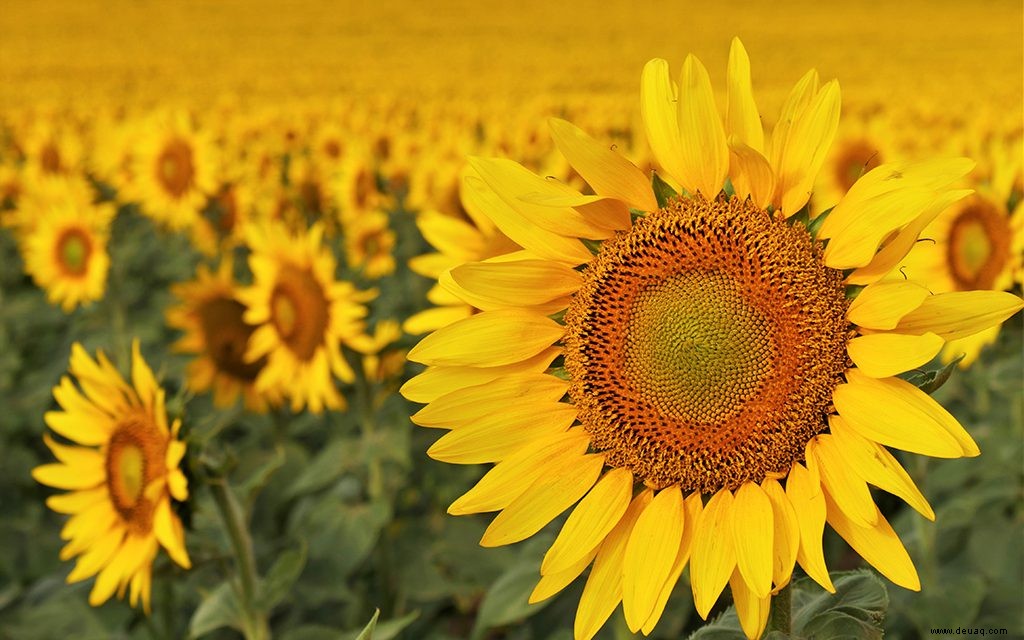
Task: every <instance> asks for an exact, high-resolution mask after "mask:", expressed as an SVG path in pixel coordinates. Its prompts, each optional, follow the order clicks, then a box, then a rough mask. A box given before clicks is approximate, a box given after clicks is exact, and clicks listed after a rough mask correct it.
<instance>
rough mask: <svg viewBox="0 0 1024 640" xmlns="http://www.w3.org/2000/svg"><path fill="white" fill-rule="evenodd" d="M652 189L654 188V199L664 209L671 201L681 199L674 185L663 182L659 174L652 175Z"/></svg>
mask: <svg viewBox="0 0 1024 640" xmlns="http://www.w3.org/2000/svg"><path fill="white" fill-rule="evenodd" d="M651 187H653V188H654V199H655V200H657V201H658V206H659V207H664V206H666V205H667V204H668V202H669V200H671V199H672V198H678V197H679V194H678V193H676V190H675V189H673V188H672V185H670V184H669V183H667V182H665V181H664V180H662V179H661V176H659V175H658V174H657V173H652V174H651Z"/></svg>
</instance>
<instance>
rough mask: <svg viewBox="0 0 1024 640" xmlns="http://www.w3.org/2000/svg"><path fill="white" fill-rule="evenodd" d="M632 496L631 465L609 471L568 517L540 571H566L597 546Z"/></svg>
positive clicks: (542, 572) (624, 509) (612, 526)
mask: <svg viewBox="0 0 1024 640" xmlns="http://www.w3.org/2000/svg"><path fill="white" fill-rule="evenodd" d="M501 464H505V462H502V463H501ZM499 466H500V465H499ZM632 497H633V474H632V473H631V472H630V471H629V470H628V469H624V468H618V469H613V470H611V471H609V472H608V473H606V474H605V475H604V477H603V478H601V480H600V481H598V483H597V484H596V485H594V488H593V489H591V490H590V492H589V493H587V495H586V496H584V498H583V499H582V500H580V503H579V504H578V505H576V508H575V509H573V511H572V513H571V514H570V515H569V518H568V519H567V520H566V521H565V524H564V525H563V526H562V530H561V531H560V532H559V534H558V537H557V538H555V541H554V543H552V545H551V548H550V549H548V552H547V553H546V554H544V562H543V563H541V565H540V572H541V574H543V575H547V574H549V573H559V572H561V571H564V570H565V569H567V568H569V567H570V566H572V565H574V564H576V563H578V562H579V560H580V558H582V557H583V556H585V555H587V554H588V553H590V552H591V551H593V550H595V549H597V547H598V545H599V544H601V541H602V540H604V538H605V536H606V535H608V533H609V532H610V531H611V530H612V528H614V527H615V525H616V524H618V522H619V520H621V519H622V515H623V514H624V513H625V512H626V508H627V507H628V506H629V502H630V499H631V498H632Z"/></svg>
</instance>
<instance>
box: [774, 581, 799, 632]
mask: <svg viewBox="0 0 1024 640" xmlns="http://www.w3.org/2000/svg"><path fill="white" fill-rule="evenodd" d="M792 589H793V586H792V583H790V584H787V585H786V586H785V587H783V588H782V589H781V590H779V592H778V593H777V594H775V595H774V596H772V604H771V618H770V619H769V620H768V631H781V632H782V633H784V634H786V635H787V636H788V635H789V634H790V633H791V632H792V625H793V591H792Z"/></svg>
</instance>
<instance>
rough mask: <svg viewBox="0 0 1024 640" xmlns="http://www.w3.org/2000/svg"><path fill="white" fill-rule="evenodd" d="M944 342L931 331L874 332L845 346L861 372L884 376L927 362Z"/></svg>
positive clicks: (875, 376)
mask: <svg viewBox="0 0 1024 640" xmlns="http://www.w3.org/2000/svg"><path fill="white" fill-rule="evenodd" d="M945 344H946V341H945V340H943V339H942V338H940V337H939V336H937V335H935V334H934V333H931V332H928V333H925V334H922V335H919V336H913V335H906V334H902V333H875V334H871V335H866V336H859V337H857V338H854V339H853V340H850V342H848V343H847V345H846V349H847V352H848V353H849V354H850V359H851V360H853V363H854V364H855V365H857V368H858V369H859V370H860V371H862V372H864V373H865V374H867V375H869V376H871V377H872V378H887V377H889V376H894V375H896V374H898V373H903V372H904V371H910V370H911V369H915V368H917V367H920V366H921V365H923V364H926V363H928V362H929V361H930V360H931V359H932V358H934V357H935V356H936V355H938V353H939V351H941V350H942V347H943V345H945Z"/></svg>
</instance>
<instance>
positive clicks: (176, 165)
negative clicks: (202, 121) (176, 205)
mask: <svg viewBox="0 0 1024 640" xmlns="http://www.w3.org/2000/svg"><path fill="white" fill-rule="evenodd" d="M156 166H157V178H158V179H159V180H160V184H161V185H163V187H164V189H166V190H167V192H168V193H169V194H171V195H172V196H173V197H175V198H180V197H182V196H183V195H185V193H186V192H187V191H188V189H189V187H190V186H191V185H192V179H193V177H194V175H195V167H194V166H193V163H192V147H191V146H189V144H188V142H186V141H184V140H181V139H174V140H171V141H170V142H169V143H167V145H166V146H164V148H163V150H162V151H161V152H160V155H159V156H158V157H157V160H156Z"/></svg>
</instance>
